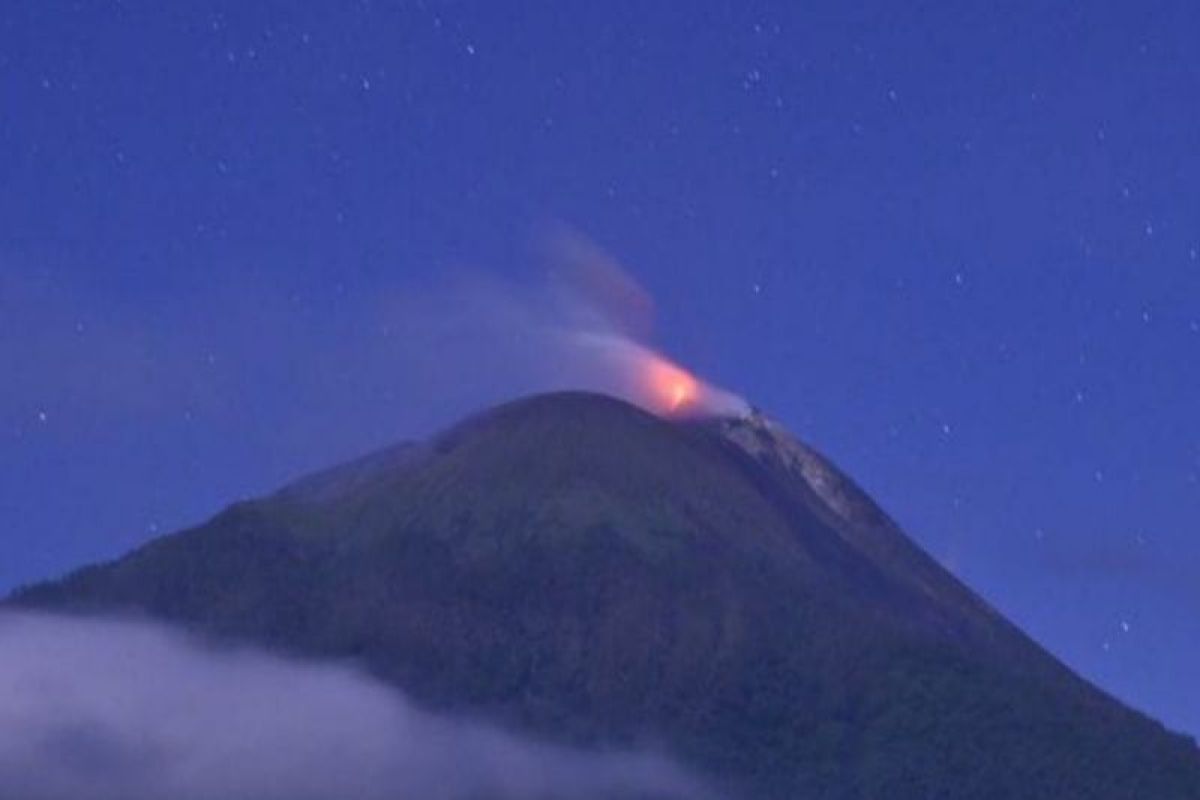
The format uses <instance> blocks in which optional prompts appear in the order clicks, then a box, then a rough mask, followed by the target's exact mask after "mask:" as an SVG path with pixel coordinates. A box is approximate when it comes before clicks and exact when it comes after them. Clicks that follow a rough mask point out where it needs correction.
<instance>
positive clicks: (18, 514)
mask: <svg viewBox="0 0 1200 800" xmlns="http://www.w3.org/2000/svg"><path fill="white" fill-rule="evenodd" d="M296 5H297V4H292V3H273V2H272V3H244V2H231V3H226V4H220V3H208V2H204V3H182V2H180V3H133V2H129V3H116V2H88V3H72V4H67V3H54V2H45V1H44V0H29V1H28V2H21V0H17V2H7V3H5V4H4V5H3V8H2V9H0V98H2V100H3V106H2V109H3V118H2V120H0V591H4V590H7V589H10V588H12V587H14V586H16V585H18V584H20V583H22V582H27V581H32V580H35V579H38V578H42V577H49V576H52V575H56V574H58V573H60V572H62V571H64V570H66V569H69V568H71V567H73V566H77V565H79V564H81V563H84V562H88V561H92V560H96V559H100V558H109V557H112V556H115V555H117V554H119V553H120V552H123V551H124V550H126V549H128V548H130V547H132V546H134V545H136V544H138V543H140V542H143V541H145V540H147V539H149V538H151V537H153V536H155V535H159V534H161V533H165V532H167V531H170V530H173V529H175V528H178V527H180V526H183V525H187V524H193V523H196V522H198V521H200V520H203V519H204V518H206V517H207V516H209V515H210V514H212V513H214V512H216V511H217V510H219V509H220V508H221V507H222V506H223V505H224V504H226V503H228V502H230V501H233V500H235V499H237V498H239V497H243V496H247V495H253V494H257V493H261V492H265V491H268V490H270V489H272V488H274V487H276V486H278V485H280V484H281V483H283V482H284V481H286V480H288V479H290V478H292V477H295V476H296V475H298V474H301V473H303V472H305V471H307V470H310V469H314V468H318V467H321V466H326V465H328V464H331V463H333V462H335V461H338V460H340V459H343V458H346V457H349V456H352V455H355V454H357V453H360V452H363V451H366V450H370V449H373V448H375V447H378V446H382V445H385V444H389V443H391V442H393V441H395V440H399V439H404V438H411V437H415V436H421V435H425V434H427V433H429V432H431V431H432V430H435V429H436V428H438V427H439V426H441V425H444V424H447V423H449V422H451V421H453V420H454V419H456V418H457V417H459V416H460V415H461V414H463V413H465V412H467V411H470V410H473V409H476V408H479V407H481V406H484V405H487V404H490V403H492V402H495V401H498V400H502V399H505V398H507V397H509V396H511V395H513V394H516V393H519V392H522V391H530V390H533V389H538V388H546V387H547V386H550V385H557V384H556V383H555V380H554V379H553V378H552V377H548V376H547V375H545V374H542V373H541V372H539V370H538V368H537V367H538V365H537V363H536V349H534V350H531V351H530V350H520V349H519V348H518V349H517V350H514V349H513V348H511V347H504V346H500V345H498V344H497V343H496V339H497V337H499V338H503V336H504V335H505V333H504V325H503V324H500V325H496V324H483V323H481V322H480V321H479V318H480V316H482V317H485V318H490V317H493V316H494V317H495V318H496V319H501V320H503V319H504V318H505V317H504V315H503V314H497V313H495V309H494V306H496V305H497V304H499V305H502V306H503V305H505V304H506V303H509V302H510V301H511V298H512V297H513V296H517V297H522V296H525V295H528V294H529V292H528V290H527V289H524V288H521V287H526V286H528V285H530V284H536V283H537V281H538V280H539V278H538V275H539V274H540V273H539V270H541V269H543V267H541V266H539V262H538V260H537V258H536V257H535V255H534V254H533V252H534V251H535V250H536V248H531V247H530V240H531V238H536V234H535V232H536V231H537V230H538V229H539V226H543V225H545V223H546V221H547V220H553V221H564V222H566V223H568V224H570V225H571V226H574V227H575V228H577V229H578V230H580V231H583V232H584V233H585V234H586V235H587V236H588V237H590V238H592V239H594V240H595V241H596V242H598V243H600V245H602V246H603V247H604V248H605V249H606V250H607V251H608V252H610V253H611V254H613V256H614V257H616V258H618V259H619V260H620V261H621V262H622V263H623V264H624V265H626V267H627V268H628V269H629V270H630V271H631V272H632V273H633V274H634V275H636V276H637V278H638V280H639V281H641V282H642V283H643V284H644V285H645V286H646V288H647V290H648V291H649V292H650V293H651V294H652V295H653V296H654V298H655V303H656V317H657V318H656V326H655V342H656V344H657V345H658V346H660V347H661V348H662V349H664V350H665V351H666V352H668V353H670V354H671V355H672V356H674V357H675V358H677V359H679V360H680V361H681V362H683V363H685V364H687V365H689V366H690V367H692V368H693V369H695V370H696V371H697V372H699V373H700V374H702V375H704V376H706V377H708V378H711V379H712V380H714V381H716V382H718V383H720V384H722V385H725V386H728V387H731V388H732V389H734V390H736V391H738V392H741V393H742V394H744V395H745V396H746V397H747V398H749V399H750V400H751V401H752V402H754V403H755V404H756V405H758V406H760V407H762V408H764V409H765V410H767V412H768V413H770V414H772V415H773V416H775V417H776V418H778V419H780V420H781V421H783V422H784V423H785V424H786V425H788V426H789V427H790V428H791V429H792V430H793V431H795V432H796V433H797V434H798V435H800V436H801V437H802V438H804V439H806V440H808V441H810V442H812V443H814V444H816V445H817V446H818V447H820V448H822V449H824V450H825V451H826V452H828V453H829V454H830V455H831V456H833V458H834V459H835V460H836V461H837V462H838V463H840V464H841V465H842V466H843V467H844V468H845V469H846V470H847V471H848V472H850V473H851V474H852V475H854V476H855V477H856V478H857V479H858V480H859V481H860V482H861V483H862V484H863V485H864V486H865V487H866V488H867V489H868V490H869V491H871V492H872V493H873V494H874V495H875V496H876V497H877V498H878V499H879V500H880V501H881V502H882V504H883V505H884V506H885V507H886V508H888V509H889V510H890V511H891V512H892V513H893V515H894V516H895V517H896V518H897V519H898V520H899V521H900V522H901V524H902V525H903V526H904V527H905V528H906V529H907V530H908V531H909V532H910V533H911V535H912V536H913V537H914V538H916V539H917V540H918V541H919V542H920V543H921V544H922V545H923V546H924V547H926V548H927V549H928V550H929V551H930V552H931V553H933V554H934V555H935V556H936V557H937V558H938V559H939V560H941V561H942V562H943V563H945V564H946V565H947V566H948V567H950V568H951V569H953V570H954V571H955V572H956V573H957V574H958V575H959V576H961V577H962V578H963V579H965V580H966V581H967V582H968V583H969V584H970V585H972V586H973V587H975V588H976V589H977V590H978V591H980V592H981V593H982V594H983V595H984V596H985V597H986V598H988V599H989V600H990V601H991V602H992V603H993V604H995V605H996V606H997V607H998V608H999V609H1001V610H1002V611H1003V612H1004V613H1006V614H1007V615H1009V616H1010V617H1012V618H1013V619H1014V620H1016V621H1017V622H1018V623H1019V624H1020V625H1021V626H1022V627H1024V628H1025V629H1026V630H1027V631H1029V632H1030V633H1031V634H1032V635H1033V636H1034V637H1035V638H1037V639H1038V640H1039V641H1041V642H1042V643H1044V644H1045V645H1046V646H1047V647H1048V648H1049V649H1050V650H1051V651H1052V652H1054V653H1055V654H1056V655H1058V656H1059V657H1061V658H1062V659H1064V660H1065V661H1066V662H1067V663H1068V664H1070V665H1071V666H1072V667H1074V668H1076V669H1077V670H1079V671H1081V672H1082V673H1083V674H1084V675H1085V676H1087V677H1088V678H1090V679H1092V680H1093V681H1096V682H1097V683H1099V684H1100V685H1101V686H1103V687H1104V688H1106V689H1108V690H1110V691H1112V692H1113V693H1115V694H1117V695H1118V696H1119V697H1121V698H1123V699H1125V700H1126V701H1128V702H1130V703H1132V704H1134V705H1136V706H1137V707H1139V708H1142V709H1144V710H1147V711H1149V712H1150V713H1152V714H1153V715H1155V716H1157V717H1159V718H1161V719H1163V720H1164V721H1166V722H1167V723H1169V724H1170V725H1171V726H1173V727H1175V728H1177V729H1182V730H1186V731H1188V732H1190V733H1192V734H1200V699H1197V698H1198V695H1197V693H1196V689H1195V676H1197V675H1200V613H1197V612H1198V610H1200V536H1198V535H1197V534H1200V415H1198V414H1197V409H1198V408H1200V368H1198V360H1197V359H1198V356H1200V61H1198V60H1197V58H1196V53H1197V50H1196V42H1197V35H1198V33H1200V5H1197V4H1195V3H1193V2H1179V3H1155V2H1150V3H1126V4H1120V6H1119V7H1118V4H1115V3H1110V4H1105V3H1091V4H1080V3H1071V4H1053V3H1040V2H1039V3H1032V4H1028V5H1024V4H1018V3H1005V4H991V3H989V4H981V5H980V6H978V7H975V5H974V4H967V3H944V4H921V5H920V8H919V10H913V9H904V8H902V6H904V5H908V4H900V3H891V2H888V3H867V4H853V5H852V4H848V3H839V2H829V3H822V4H816V3H804V4H801V3H778V4H769V3H744V2H734V3H724V2H689V3H674V4H667V3H658V2H654V3H645V2H642V3H613V2H604V3H592V2H579V3H551V2H533V3H498V2H497V3H491V2H486V3H485V2H480V3H450V4H445V5H442V4H438V3H434V2H426V3H420V2H413V3H409V2H404V3H400V2H395V3H392V2H377V3H368V2H364V3H356V4H351V3H340V4H329V5H317V4H308V5H307V6H306V7H305V8H303V9H300V8H296V7H294V6H296ZM998 5H1002V6H1003V7H1004V10H1003V11H1002V12H1001V11H997V10H995V9H994V8H992V6H998ZM939 6H940V7H939ZM464 285H466V286H475V287H478V286H480V285H486V286H490V287H492V288H491V289H489V290H487V291H482V292H481V291H478V290H476V289H471V290H469V291H465V292H464V290H463V289H462V287H463V286H464ZM496 287H505V288H500V289H497V288H496ZM514 287H515V288H514ZM523 293H524V294H523ZM531 296H536V292H534V293H533V294H532V295H531ZM481 297H483V298H488V297H491V298H492V300H491V301H487V300H484V301H482V303H481V300H480V298H481ZM498 297H499V298H508V299H505V300H497V299H496V298H498ZM524 302H529V301H527V300H523V301H521V302H519V303H517V305H520V304H521V303H524ZM497 331H498V333H497ZM514 352H519V353H524V355H523V356H522V357H520V358H518V357H517V356H515V355H513V353H514ZM531 353H532V355H531ZM509 362H512V363H509Z"/></svg>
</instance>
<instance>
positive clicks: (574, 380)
mask: <svg viewBox="0 0 1200 800" xmlns="http://www.w3.org/2000/svg"><path fill="white" fill-rule="evenodd" d="M541 243H542V255H543V257H544V261H545V264H546V271H545V273H544V277H543V278H542V279H541V280H538V281H534V282H528V283H524V284H522V283H518V282H515V281H512V282H501V281H497V280H495V279H492V280H487V279H483V278H480V277H466V278H463V279H460V280H459V281H458V282H457V283H455V284H453V285H452V286H451V287H449V288H447V289H443V290H441V291H434V292H431V293H429V296H423V295H421V294H420V293H418V294H416V295H407V296H405V297H404V298H402V299H401V300H400V302H398V303H397V305H396V306H395V307H394V308H393V312H394V313H393V318H394V319H396V320H400V323H399V324H400V325H402V326H403V328H404V330H405V341H407V342H410V343H418V345H417V347H416V348H415V349H416V350H417V353H416V358H417V361H418V362H422V361H424V360H425V359H429V363H425V364H424V366H425V368H426V369H427V371H429V372H430V373H433V375H434V377H433V379H432V380H431V381H429V384H430V385H431V386H433V387H434V388H433V389H432V391H434V392H437V391H440V390H442V389H443V388H445V389H447V390H448V391H449V392H451V393H452V394H453V393H454V392H455V391H456V389H457V390H458V391H462V390H463V389H464V388H466V387H470V386H477V387H479V388H480V389H481V390H482V391H481V392H480V393H481V394H489V393H494V392H495V387H497V386H500V387H504V389H502V390H501V391H500V392H498V393H496V395H497V396H489V397H486V398H484V399H486V401H488V402H491V401H496V400H503V399H508V397H511V396H512V395H514V394H524V393H529V392H534V391H546V390H552V389H587V390H593V391H599V392H604V393H607V394H612V395H615V396H617V397H621V398H623V399H625V400H628V401H630V402H633V403H636V404H638V405H640V406H642V407H643V408H646V409H647V410H649V411H652V412H654V413H656V414H659V415H662V416H668V417H684V416H707V415H739V414H744V413H746V412H748V410H749V406H748V404H747V403H746V402H745V401H744V400H743V399H742V398H740V397H739V396H737V395H736V394H734V393H732V392H729V391H726V390H724V389H722V388H720V387H717V386H714V385H712V384H710V383H708V382H706V381H704V380H702V379H701V378H699V377H698V376H696V375H694V374H692V373H691V372H690V371H689V370H687V369H686V368H685V367H683V366H681V365H680V364H678V363H676V362H674V361H672V360H671V359H669V358H668V357H666V356H665V355H663V354H662V353H661V352H659V351H657V350H656V349H655V348H654V347H653V346H652V345H651V344H650V342H651V340H652V334H653V323H654V301H653V299H652V298H651V296H650V294H649V292H647V291H646V290H645V289H644V288H643V287H642V286H641V285H639V284H638V282H637V281H636V280H634V279H633V277H632V276H630V274H629V273H628V272H627V271H626V270H625V269H623V268H622V267H621V266H620V265H619V264H618V263H617V262H616V261H615V260H613V259H612V258H611V257H609V256H608V255H606V254H605V253H604V252H603V251H601V250H600V249H599V248H598V247H596V246H595V245H594V244H592V243H591V242H589V241H588V240H586V239H585V238H583V237H582V236H581V235H579V234H577V233H575V232H573V231H569V230H567V229H565V228H556V229H555V230H554V231H552V232H551V233H549V234H547V235H544V236H543V237H542V239H541ZM416 306H419V308H415V307H416ZM414 311H415V312H416V313H414ZM443 311H444V312H445V313H442V312H443ZM411 355H413V354H409V356H410V357H411ZM449 375H457V376H458V378H457V379H451V380H447V377H448V376H449ZM459 379H461V381H462V383H461V384H458V385H457V386H456V385H453V384H455V381H456V380H459ZM505 394H507V395H508V397H506V396H504V395H505Z"/></svg>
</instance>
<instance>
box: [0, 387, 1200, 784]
mask: <svg viewBox="0 0 1200 800" xmlns="http://www.w3.org/2000/svg"><path fill="white" fill-rule="evenodd" d="M10 602H13V603H16V604H19V605H22V606H30V607H38V608H46V609H57V610H71V611H80V612H101V611H103V612H110V611H134V612H137V613H144V614H147V615H150V616H152V617H154V618H158V619H164V620H168V621H173V622H176V623H182V624H185V625H187V626H190V627H192V628H195V629H199V630H202V631H204V632H206V633H211V634H217V635H221V636H229V637H235V638H238V639H246V640H252V641H254V642H257V643H261V644H265V645H268V646H271V647H274V648H278V649H281V650H285V651H287V652H292V653H299V654H302V655H306V656H320V657H333V658H345V659H356V660H359V661H360V662H361V663H363V664H365V665H366V666H367V667H368V668H369V669H370V670H371V671H372V672H373V673H374V674H375V675H377V676H379V677H381V678H383V679H385V680H387V681H390V682H392V683H394V684H396V685H397V686H400V687H403V688H404V689H405V690H406V691H408V692H409V693H411V694H412V695H413V696H414V697H416V698H418V699H419V700H420V701H421V702H423V703H424V704H426V705H428V706H430V707H432V708H436V709H443V710H452V711H454V710H463V711H469V712H471V713H473V714H476V715H482V716H485V717H488V718H492V719H495V720H499V721H501V722H503V723H505V724H507V725H509V726H511V727H513V728H515V729H518V730H521V731H526V732H532V733H536V734H538V735H541V736H545V737H550V738H552V739H555V740H558V741H564V742H570V743H582V744H601V745H628V744H636V743H638V742H642V741H646V740H651V741H655V742H658V743H661V744H663V745H665V746H667V747H669V749H670V750H671V751H672V752H673V753H675V754H676V755H677V756H678V757H679V758H680V759H681V760H682V761H683V762H684V763H686V764H688V765H691V766H692V767H694V768H696V769H697V770H699V771H701V772H702V773H703V774H705V775H708V776H711V777H712V778H713V779H714V780H715V781H717V782H718V783H719V784H720V785H722V786H724V787H725V788H727V789H728V790H729V791H730V793H731V794H733V795H734V796H738V797H746V798H784V797H788V798H791V797H795V798H863V799H864V800H865V799H866V798H885V797H886V798H891V799H892V800H907V799H908V798H912V799H913V800H916V799H917V798H920V800H927V798H955V799H956V800H970V799H972V798H1014V799H1016V798H1019V799H1020V800H1032V799H1033V798H1048V799H1049V798H1054V799H1055V800H1058V799H1059V798H1092V799H1097V798H1113V799H1115V798H1123V799H1124V798H1129V799H1132V798H1155V799H1156V800H1176V799H1178V800H1196V798H1200V753H1198V751H1197V748H1196V745H1195V743H1194V742H1193V741H1192V740H1190V739H1188V738H1186V737H1183V736H1180V735H1177V734H1173V733H1171V732H1169V731H1167V730H1165V729H1164V728H1163V727H1162V726H1161V725H1160V724H1158V723H1157V722H1154V721H1152V720H1150V719H1148V718H1147V717H1145V716H1143V715H1141V714H1139V713H1137V712H1135V711H1133V710H1131V709H1129V708H1127V707H1125V706H1123V705H1122V704H1121V703H1119V702H1117V701H1116V700H1114V699H1112V698H1111V697H1109V696H1107V695H1105V694H1104V693H1102V692H1101V691H1099V690H1098V689H1096V688H1095V687H1093V686H1091V685H1089V684H1088V683H1086V682H1085V681H1083V680H1082V679H1080V678H1079V677H1077V676H1076V675H1074V674H1073V673H1072V672H1070V671H1069V670H1068V669H1067V668H1065V667H1064V666H1063V665H1062V664H1060V663H1059V662H1057V661H1056V660H1055V659H1054V658H1053V657H1051V656H1050V655H1049V654H1047V653H1046V652H1045V651H1044V650H1042V649H1041V648H1040V647H1039V646H1038V645H1037V644H1035V643H1034V642H1033V641H1031V640H1030V639H1029V638H1027V637H1026V636H1025V635H1024V634H1023V633H1021V631H1019V630H1018V629H1017V628H1016V627H1014V626H1013V625H1012V624H1010V623H1008V622H1007V621H1006V620H1005V619H1003V618H1002V617H1001V616H1000V615H999V614H997V613H996V612H995V611H994V610H992V609H991V608H990V607H989V606H988V605H987V604H986V603H984V602H983V601H982V600H980V599H979V598H978V597H977V596H975V595H974V594H973V593H972V592H971V591H970V590H969V589H967V588H966V587H964V586H963V585H962V584H961V583H959V582H958V581H957V580H956V579H955V578H954V577H953V576H952V575H950V574H949V573H948V572H946V571H945V570H944V569H942V568H941V567H940V566H939V565H938V564H937V563H936V562H934V561H933V560H932V559H930V558H929V557H928V556H927V555H926V554H925V553H924V552H922V551H921V550H920V549H919V548H918V547H917V546H916V545H914V544H913V543H912V541H910V540H909V539H908V538H907V537H906V536H905V535H904V534H903V533H902V532H901V531H900V530H899V529H898V528H897V526H896V525H895V524H894V523H893V522H892V521H891V520H890V519H889V518H888V516H887V515H886V514H885V513H883V512H882V511H881V510H880V509H879V508H878V507H877V506H876V505H875V504H874V503H873V502H872V501H871V500H870V499H869V498H868V497H867V496H866V495H865V494H864V493H863V492H862V491H861V490H859V489H858V488H857V487H856V486H855V485H854V484H853V483H852V482H851V481H850V480H848V479H847V478H846V477H845V476H844V475H842V474H841V473H840V472H839V471H838V470H837V469H836V468H835V467H834V466H833V465H831V464H830V463H829V462H828V461H827V460H826V459H824V458H823V457H822V456H820V455H819V454H818V453H816V452H814V451H813V450H811V449H810V448H808V447H806V446H804V445H803V444H801V443H800V442H798V441H796V440H794V439H793V438H792V437H791V436H790V435H788V434H787V433H786V432H784V431H783V430H781V429H780V428H779V427H778V426H776V425H775V424H773V423H771V422H770V421H768V420H766V419H765V418H763V417H761V416H759V415H757V414H754V415H751V416H750V417H747V418H742V419H708V420H692V421H672V420H665V419H661V418H659V417H656V416H653V415H651V414H648V413H646V412H644V411H642V410H640V409H638V408H635V407H633V406H631V405H628V404H626V403H624V402H621V401H618V400H614V399H611V398H608V397H604V396H600V395H593V394H585V393H560V394H552V395H542V396H537V397H532V398H528V399H524V400H520V401H517V402H514V403H511V404H508V405H505V406H502V407H499V408H496V409H493V410H490V411H488V412H485V413H483V414H480V415H478V416H476V417H474V418H472V419H469V420H467V421H465V422H463V423H461V424H459V425H458V426H456V427H454V428H452V429H451V430H449V431H447V432H445V433H443V434H442V435H439V436H437V437H435V438H433V439H432V440H430V441H429V442H426V443H420V444H413V445H404V446H400V447H397V448H393V449H390V450H386V451H383V452H381V453H378V454H376V455H373V456H369V457H367V458H365V459H362V460H360V461H357V462H354V463H351V464H348V465H345V466H342V467H338V468H335V469H332V470H329V471H327V472H324V473H321V474H318V475H314V476H312V477H309V478H306V479H304V480H301V481H299V482H297V483H294V484H292V485H291V486H289V487H287V488H285V489H283V490H282V491H279V492H278V493H276V494H274V495H272V496H269V497H265V498H263V499H259V500H254V501H250V502H243V503H238V504H236V505H234V506H232V507H231V508H229V509H227V510H226V511H224V512H222V513H221V514H219V515H218V516H217V517H215V518H214V519H212V520H211V521H209V522H208V523H206V524H204V525H201V526H199V527H197V528H194V529H191V530H186V531H183V532H180V533H176V534H174V535H171V536H166V537H163V538H161V539H158V540H155V541H153V542H151V543H149V544H147V545H145V546H144V547H141V548H139V549H138V550H136V551H134V552H132V553H130V554H129V555H127V556H125V557H123V558H120V559H118V560H116V561H114V562H112V563H109V564H103V565H99V566H93V567H88V568H85V569H82V570H80V571H78V572H76V573H74V574H72V575H70V576H68V577H66V578H64V579H62V580H59V581H56V582H51V583H46V584H42V585H38V586H34V587H30V588H27V589H24V590H22V591H20V592H19V593H17V594H16V595H15V596H14V597H13V598H11V600H10Z"/></svg>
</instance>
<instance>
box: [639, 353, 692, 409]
mask: <svg viewBox="0 0 1200 800" xmlns="http://www.w3.org/2000/svg"><path fill="white" fill-rule="evenodd" d="M646 369H647V383H648V385H649V388H650V392H651V394H652V395H653V396H654V399H655V401H656V404H657V405H659V406H660V407H661V408H662V409H663V410H665V411H668V412H670V413H679V412H682V411H686V410H687V409H688V407H689V406H691V405H692V404H694V403H695V402H696V400H697V399H698V398H699V396H700V388H701V386H700V381H698V380H697V379H696V378H695V377H693V376H692V375H691V374H690V373H688V372H687V371H686V370H684V369H683V368H682V367H680V366H677V365H676V364H672V363H671V362H670V361H668V360H667V359H665V358H663V357H662V356H659V355H657V354H651V355H650V357H649V358H648V363H647V367H646Z"/></svg>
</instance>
